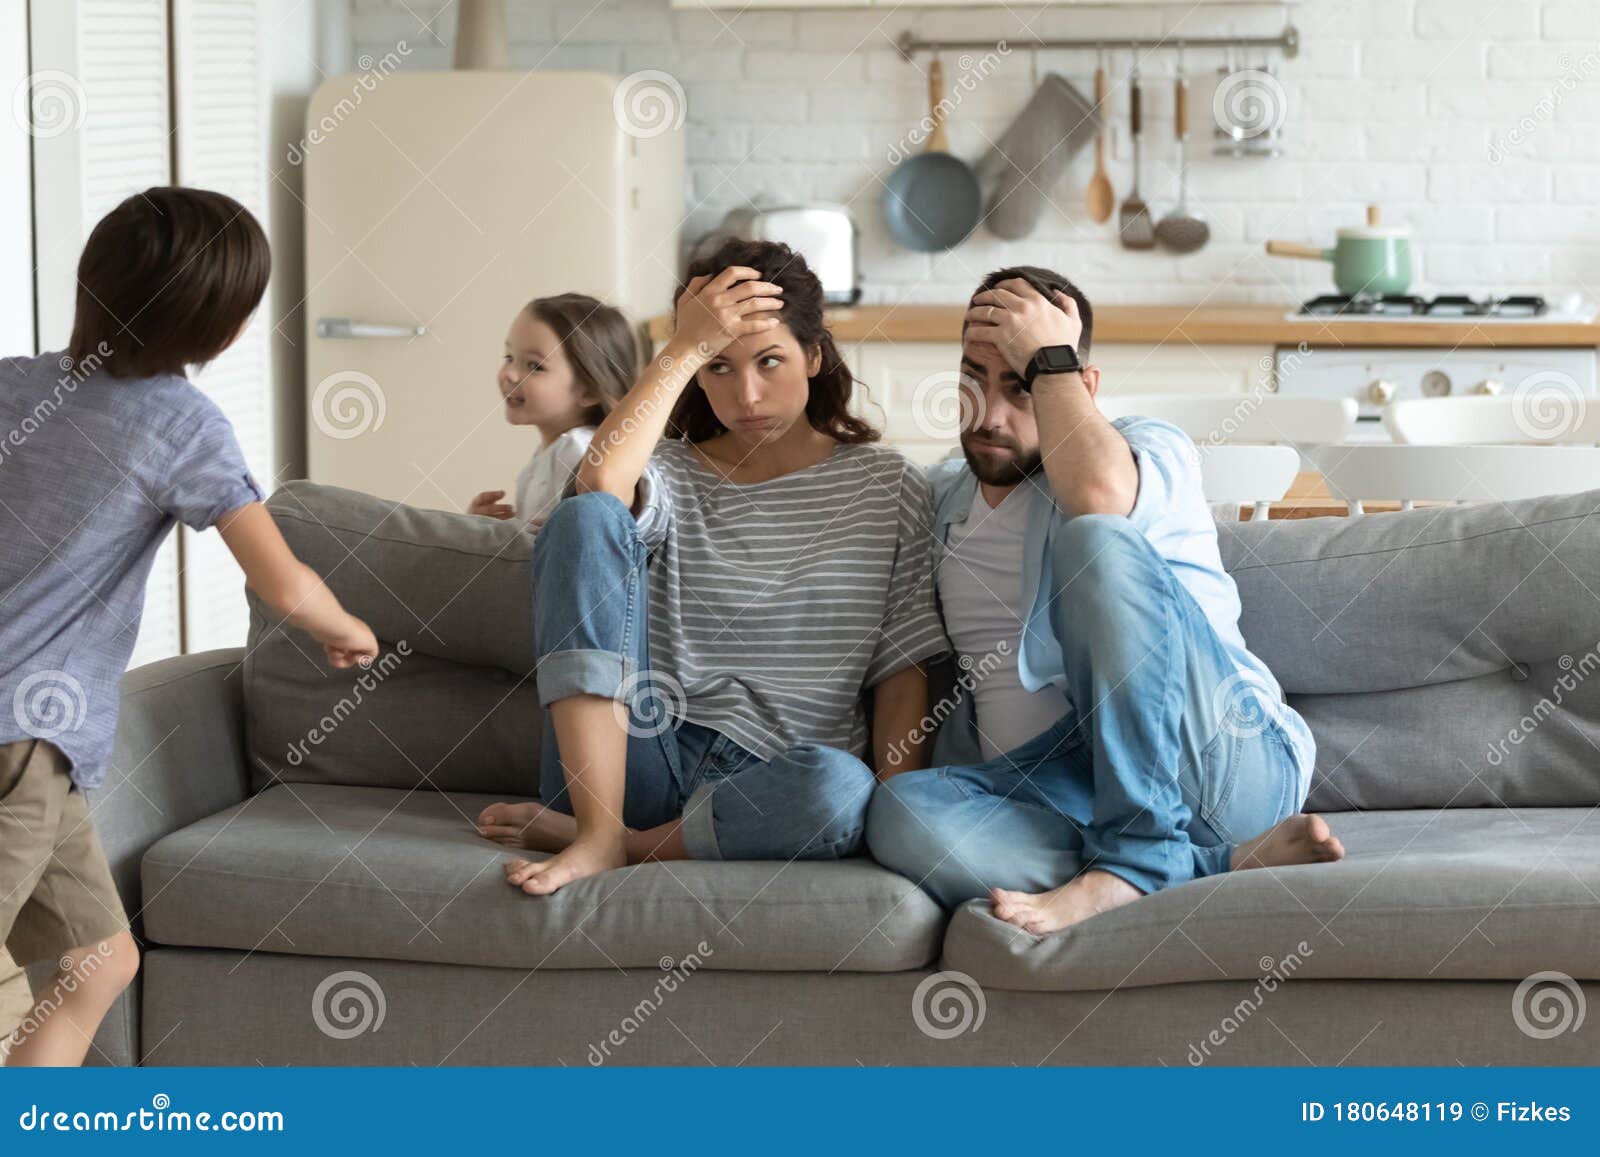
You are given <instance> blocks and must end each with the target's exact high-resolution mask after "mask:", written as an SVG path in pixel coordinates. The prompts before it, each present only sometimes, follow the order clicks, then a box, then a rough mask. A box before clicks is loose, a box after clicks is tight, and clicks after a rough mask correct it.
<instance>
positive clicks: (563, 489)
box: [514, 426, 595, 523]
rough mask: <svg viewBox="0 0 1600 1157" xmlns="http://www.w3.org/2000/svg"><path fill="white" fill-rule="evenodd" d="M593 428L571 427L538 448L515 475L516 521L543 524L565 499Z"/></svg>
mask: <svg viewBox="0 0 1600 1157" xmlns="http://www.w3.org/2000/svg"><path fill="white" fill-rule="evenodd" d="M594 429H595V428H594V427H593V426H574V427H573V428H572V429H570V430H568V431H567V432H566V433H564V434H562V435H560V436H559V437H557V438H556V439H555V440H554V441H551V442H549V443H548V444H546V445H544V446H541V447H539V449H538V450H536V451H535V452H534V455H533V457H532V458H530V459H528V464H527V465H526V466H524V467H523V468H522V473H520V474H518V475H517V486H516V490H515V491H514V493H515V495H516V503H515V505H516V509H517V518H518V520H519V521H522V522H533V523H543V522H544V521H545V520H546V519H547V518H549V517H550V513H551V511H553V510H555V508H556V503H558V502H560V501H561V499H562V498H564V497H565V496H566V493H567V488H568V487H569V486H571V485H572V477H573V475H575V474H576V473H577V472H578V467H579V466H580V465H581V464H582V463H583V455H584V453H585V451H587V450H588V449H589V442H590V441H591V440H592V439H593V438H594Z"/></svg>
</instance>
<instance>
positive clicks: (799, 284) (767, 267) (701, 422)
mask: <svg viewBox="0 0 1600 1157" xmlns="http://www.w3.org/2000/svg"><path fill="white" fill-rule="evenodd" d="M730 265H744V266H748V267H749V268H751V269H755V270H759V271H760V273H761V279H762V280H763V281H770V282H772V283H773V284H774V285H781V286H783V308H782V310H780V311H779V318H780V320H781V321H782V322H783V324H784V325H786V326H788V327H789V332H790V333H792V334H794V336H795V340H796V341H798V342H799V343H800V348H801V349H803V350H805V351H807V353H809V352H810V351H811V350H812V349H813V348H815V349H817V350H818V351H819V353H820V354H821V358H822V361H821V364H820V365H819V366H818V368H817V373H816V376H814V377H812V378H811V379H810V385H811V393H810V396H809V397H808V398H807V399H806V421H807V422H809V423H810V425H811V428H812V429H813V430H816V431H818V432H819V433H823V434H826V435H828V436H829V437H830V438H833V439H834V440H835V441H838V442H843V443H846V444H855V443H859V442H876V441H877V440H878V439H879V437H881V435H880V434H879V432H878V431H877V429H876V428H874V427H873V426H872V424H871V423H870V422H866V421H864V420H862V419H861V418H858V417H856V416H855V415H854V414H852V413H851V412H850V397H851V394H852V393H853V392H854V390H855V384H856V380H855V377H854V375H852V374H851V373H850V369H849V367H848V366H846V365H845V362H844V357H843V356H842V355H841V354H840V353H839V347H838V346H837V345H835V344H834V341H833V335H832V334H831V333H829V332H828V327H827V324H826V322H825V321H824V320H823V315H822V282H820V281H818V280H817V275H816V274H815V273H813V272H811V266H809V265H807V264H806V259H805V258H804V257H803V256H801V255H800V254H799V253H796V252H795V251H794V250H793V249H790V248H789V247H788V246H787V245H784V244H783V243H782V242H778V241H748V240H744V239H742V238H737V237H732V238H729V239H728V240H727V241H724V242H723V243H722V244H721V245H719V246H717V249H716V252H714V253H712V254H711V255H710V256H707V257H703V258H701V259H700V260H698V261H695V262H694V263H692V264H691V265H690V266H689V271H688V275H687V276H686V277H685V278H684V283H683V285H680V286H679V287H678V291H677V293H675V294H674V295H673V300H674V301H676V300H677V299H678V298H679V297H681V296H683V291H684V290H685V289H687V288H688V283H689V282H690V281H692V280H693V279H694V278H696V277H700V276H703V275H712V276H715V275H716V274H718V273H720V272H721V271H722V270H724V269H726V268H728V266H730ZM672 429H673V430H674V431H675V432H676V433H677V434H678V435H679V436H680V437H682V438H684V439H685V440H687V441H690V442H704V441H705V440H706V439H707V438H714V437H715V436H716V435H718V434H720V433H722V431H723V430H724V429H725V427H724V426H723V424H722V423H721V422H719V421H717V415H716V412H715V411H714V410H712V408H711V401H710V399H709V398H707V397H706V393H705V391H704V390H702V389H701V388H700V387H699V386H698V385H691V386H690V387H689V388H688V389H687V390H685V391H684V392H683V395H682V397H680V398H679V399H678V405H677V407H676V408H675V409H674V410H673V412H672Z"/></svg>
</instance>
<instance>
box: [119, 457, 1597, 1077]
mask: <svg viewBox="0 0 1600 1157" xmlns="http://www.w3.org/2000/svg"><path fill="white" fill-rule="evenodd" d="M271 506H272V510H273V512H274V514H275V515H276V517H277V518H278V520H279V522H280V524H281V525H282V527H283V529H284V531H285V533H286V535H287V536H288V538H289V541H290V542H291V544H292V545H293V547H294V549H295V550H296V551H297V552H298V553H299V554H300V556H301V557H302V558H304V559H305V560H306V561H307V562H309V563H310V564H311V565H312V566H314V567H315V568H317V569H318V570H319V571H320V572H322V573H323V574H325V575H326V576H328V579H329V582H330V583H331V585H332V586H333V587H334V589H335V590H336V591H337V592H338V593H339V595H340V597H341V598H343V599H344V600H345V601H346V602H347V603H348V604H349V605H350V606H352V607H353V608H354V609H355V610H356V611H358V613H360V614H362V615H363V616H365V617H366V618H367V619H368V620H369V621H370V622H371V623H372V624H373V626H374V628H375V629H376V631H377V633H378V635H379V637H380V638H382V639H384V640H385V641H386V644H387V645H390V646H391V647H393V646H398V643H399V641H401V640H403V641H404V642H405V648H404V650H405V653H404V654H401V653H400V651H398V650H395V651H392V652H386V656H385V659H384V660H380V663H379V665H378V667H377V668H375V669H374V670H373V671H370V672H367V673H366V675H365V678H366V680H367V683H366V685H362V684H361V683H360V682H359V680H360V679H361V678H362V676H360V675H358V674H357V673H350V672H333V671H331V670H329V669H328V668H327V667H325V666H324V665H323V664H322V663H321V661H320V657H319V655H318V653H317V651H316V649H315V648H314V647H312V646H311V645H310V643H309V642H308V641H307V640H306V639H305V638H304V637H303V636H297V635H296V634H295V633H294V632H292V631H285V630H283V629H280V628H276V627H273V626H271V625H270V624H269V623H267V622H266V621H265V620H264V619H263V618H262V617H261V616H260V614H259V611H258V613H257V614H256V616H255V620H254V622H253V625H252V631H251V637H250V640H249V645H248V647H246V648H245V649H244V650H243V651H222V652H213V653H210V654H203V655H194V656H189V657H185V658H181V659H175V660H172V661H169V662H164V663H158V664H155V665H152V666H150V667H146V668H143V669H141V670H138V671H135V672H133V673H131V674H130V675H129V676H128V678H127V680H126V683H125V690H124V695H123V716H122V725H121V731H120V733H119V737H118V744H117V750H116V755H115V769H114V770H113V771H112V773H111V775H110V777H109V779H108V781H107V784H106V786H105V787H104V788H103V789H102V790H100V791H98V792H96V793H94V795H93V797H92V799H91V805H92V808H93V814H94V817H95V822H96V824H97V825H98V827H99V830H100V832H101V834H102V837H103V839H104V841H105V843H106V845H107V848H108V851H109V852H110V854H111V857H112V859H113V863H114V866H115V868H116V871H117V876H118V881H119V884H120V885H121V887H122V889H123V892H124V895H125V898H126V901H127V904H128V907H129V910H130V911H132V912H137V913H138V926H139V931H140V934H141V936H142V938H143V940H144V942H145V943H146V945H147V949H146V956H145V964H144V972H143V976H142V979H141V982H140V984H139V986H138V987H137V989H136V990H135V991H133V992H131V993H130V994H129V996H128V997H126V998H125V999H124V1001H123V1003H122V1005H121V1006H120V1007H119V1009H118V1010H117V1012H116V1014H115V1015H114V1016H113V1017H112V1018H110V1020H109V1021H108V1023H107V1025H106V1026H105V1029H104V1031H103V1032H102V1034H101V1037H100V1040H99V1041H98V1042H97V1045H98V1049H97V1053H96V1055H97V1056H98V1057H99V1058H100V1059H103V1060H110V1061H113V1062H119V1063H129V1062H133V1061H142V1062H144V1063H148V1064H160V1065H181V1064H201V1065H209V1064H224V1063H226V1064H244V1065H253V1064H266V1065H277V1064H301V1065H306V1064H319V1065H321V1064H408V1065H409V1064H420V1065H433V1064H440V1063H445V1064H504V1063H517V1064H569V1065H583V1064H596V1063H615V1064H717V1065H732V1064H796V1063H798V1064H813V1063H826V1064H842V1065H853V1064H865V1065H878V1064H886V1063H887V1064H953V1065H963V1064H1024V1065H1035V1064H1041V1063H1044V1064H1137V1065H1160V1064H1165V1065H1185V1064H1293V1065H1300V1064H1317V1065H1332V1064H1362V1065H1373V1064H1419V1063H1428V1064H1450V1065H1453V1064H1464V1065H1480V1064H1486V1063H1499V1064H1530V1065H1534V1064H1537V1065H1543V1064H1594V1063H1597V1062H1600V1025H1596V1024H1595V1023H1594V1021H1595V1019H1596V1018H1589V1019H1588V1021H1586V1022H1585V1021H1584V1020H1583V1019H1582V1016H1581V1012H1582V1010H1583V1008H1584V1005H1585V1004H1586V1002H1587V1000H1588V998H1590V997H1592V996H1594V995H1595V993H1596V991H1597V986H1600V819H1597V817H1596V812H1595V809H1596V805H1597V804H1600V678H1595V679H1590V678H1589V676H1590V675H1591V674H1595V673H1596V672H1597V671H1600V652H1597V651H1596V648H1597V647H1600V593H1597V592H1600V516H1597V514H1596V511H1597V509H1600V493H1593V494H1583V495H1574V496H1568V497H1562V498H1555V499H1546V500H1539V501H1531V502H1521V503H1512V504H1508V505H1485V506H1477V507H1470V508H1465V507H1458V508H1438V509H1430V510H1421V511H1416V512H1413V513H1404V514H1384V515H1376V516H1368V517H1366V518H1361V519H1355V520H1345V519H1317V520H1308V521H1302V522H1274V523H1246V524H1238V525H1228V526H1226V527H1225V528H1224V531H1223V549H1224V554H1225V557H1226V561H1227V564H1228V566H1229V568H1230V569H1231V571H1232V572H1233V574H1234V576H1235V578H1236V579H1237V580H1238V583H1239V587H1240V591H1241V595H1242V598H1243V603H1244V611H1245V616H1244V623H1243V627H1244V633H1245V636H1246V638H1247V639H1248V640H1249V642H1250V644H1251V646H1252V647H1253V648H1254V649H1256V650H1257V651H1258V652H1259V653H1260V654H1262V655H1263V656H1264V657H1265V658H1266V659H1267V660H1268V662H1269V663H1270V664H1271V665H1272V667H1273V669H1274V670H1275V671H1276V672H1277V673H1278V675H1279V676H1280V678H1281V679H1282V681H1283V683H1284V685H1285V687H1286V689H1287V690H1288V691H1289V692H1290V693H1291V695H1292V698H1293V701H1294V703H1295V705H1296V706H1297V707H1298V708H1299V709H1300V710H1301V711H1302V712H1303V713H1304V714H1305V715H1306V717H1307V719H1308V720H1309V721H1310V723H1311V725H1312V727H1313V729H1314V730H1315V732H1316V734H1317V737H1318V741H1319V746H1320V751H1319V757H1318V768H1317V777H1316V782H1315V786H1314V788H1313V792H1312V796H1311V799H1310V801H1309V807H1310V808H1311V809H1312V810H1316V811H1320V812H1324V813H1327V818H1328V821H1329V823H1330V824H1331V825H1332V827H1333V829H1334V831H1335V832H1336V833H1337V834H1338V835H1339V836H1340V838H1341V839H1342V840H1343V841H1344V843H1345V846H1346V847H1347V849H1348V852H1349V855H1348V858H1347V859H1346V860H1345V861H1344V862H1342V863H1340V864H1337V865H1319V866H1305V867H1296V868H1289V869H1282V870H1270V871H1252V872H1243V873H1237V874H1233V875H1229V876H1224V877H1219V878H1213V879H1207V880H1202V881H1197V882H1194V883H1190V884H1187V885H1185V886H1182V887H1179V888H1174V889H1172V890H1170V891H1167V892H1164V893H1161V894H1159V895H1156V896H1154V897H1151V898H1148V899H1145V900H1142V901H1140V902H1138V903H1136V904H1133V905H1131V906H1128V907H1126V908H1123V909H1120V910H1118V911H1116V912H1113V913H1110V914H1108V915H1105V916H1102V917H1100V918H1098V919H1095V920H1093V921H1090V922H1088V923H1085V924H1083V925H1081V926H1080V927H1078V928H1076V929H1074V930H1071V931H1068V932H1066V933H1063V934H1059V935H1055V936H1050V937H1045V938H1043V939H1035V938H1033V937H1030V936H1027V935H1025V934H1023V933H1020V932H1018V931H1016V930H1015V929H1012V928H1011V927H1009V926H1008V925H1005V924H1003V923H1000V922H998V921H996V920H995V919H994V918H993V917H992V916H991V915H990V914H989V912H988V911H987V910H986V907H985V906H984V905H982V904H977V903H975V904H969V905H967V906H966V907H964V908H962V909H960V910H959V911H957V912H956V913H954V915H953V916H947V915H946V914H945V913H943V912H941V911H940V910H939V909H938V908H937V907H936V906H935V905H934V904H933V903H932V902H930V901H929V900H928V898H927V897H926V896H925V895H923V894H922V893H921V892H920V891H918V890H917V889H916V888H915V887H914V886H912V885H911V884H910V883H909V882H907V881H906V880H903V879H901V878H900V877H899V876H897V875H894V874H892V873H890V872H888V871H885V870H883V869H881V868H879V867H877V866H876V865H874V864H873V863H871V862H870V861H868V860H864V859H863V860H857V861H853V862H846V863H838V864H818V863H792V864H783V863H727V864H701V863H675V864H659V865H648V866H644V867H639V868H633V869H627V870H623V871H618V872H614V873H609V874H607V875H606V876H603V877H601V878H598V879H595V880H590V881H585V882H583V883H581V884H579V885H575V886H572V887H569V888H566V889H564V890H563V891H562V892H560V893H559V894H557V895H556V896H554V897H551V898H547V899H539V900H535V899H530V898H526V897H522V896H520V895H517V894H515V893H513V892H511V891H510V890H509V889H508V888H507V887H506V885H505V884H504V883H503V882H502V879H501V871H500V864H501V862H502V860H503V858H504V855H505V853H504V852H503V851H502V850H501V849H499V848H497V847H496V846H494V845H492V844H489V843H487V842H485V841H483V840H480V839H479V838H477V836H476V835H475V834H474V832H473V831H472V830H471V827H470V820H471V818H472V817H473V816H475V815H476V813H477V811H478V809H479V808H480V807H481V806H482V805H483V804H484V803H485V802H487V801H490V800H494V799H504V798H513V797H517V796H519V795H526V794H527V793H528V792H529V791H530V785H532V784H534V783H535V764H536V761H537V753H538V750H539V742H538V741H539V734H540V718H541V712H540V709H539V705H538V702H537V699H536V696H535V692H534V687H533V683H532V672H531V670H530V662H529V658H530V655H531V653H532V647H531V643H530V634H531V628H530V622H529V619H530V615H529V592H528V559H529V553H530V547H531V542H532V540H531V539H530V538H529V537H528V536H526V535H525V534H523V533H521V532H520V531H518V530H517V529H516V528H515V527H512V526H509V525H507V524H504V523H496V522H491V521H489V520H486V519H476V518H469V517H465V516H460V515H452V514H446V513H440V512H430V511H421V510H416V509H411V508H407V507H403V506H395V505H393V504H390V503H385V502H380V501H378V500H376V499H372V498H368V497H365V496H362V495H357V494H352V493H349V492H346V491H339V490H334V489H330V488H325V487H318V486H313V485H309V484H294V485H290V486H288V487H285V488H284V489H283V490H281V491H279V492H278V494H277V495H275V496H274V498H273V499H272V502H271Z"/></svg>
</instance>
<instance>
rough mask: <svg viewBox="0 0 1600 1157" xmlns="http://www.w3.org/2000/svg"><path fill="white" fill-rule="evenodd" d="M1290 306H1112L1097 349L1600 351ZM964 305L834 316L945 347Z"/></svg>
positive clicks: (1537, 337) (1574, 328) (1476, 327)
mask: <svg viewBox="0 0 1600 1157" xmlns="http://www.w3.org/2000/svg"><path fill="white" fill-rule="evenodd" d="M1288 310H1289V307H1288V306H1275V305H1266V306H1260V305H1223V306H1178V305H1107V306H1102V307H1101V308H1099V309H1097V310H1096V311H1095V325H1094V340H1095V342H1096V343H1105V342H1121V343H1130V344H1139V345H1165V344H1169V343H1178V342H1188V343H1190V344H1193V345H1271V346H1285V345H1287V346H1293V345H1298V344H1300V343H1301V342H1305V343H1306V344H1308V345H1312V346H1322V347H1328V346H1420V347H1425V348H1439V347H1444V348H1458V347H1468V348H1477V349H1483V348H1514V347H1517V346H1565V347H1576V348H1582V347H1594V346H1600V324H1596V323H1594V322H1588V323H1567V322H1561V323H1542V322H1514V321H1502V322H1477V321H1472V320H1459V321H1420V322H1393V321H1387V322H1385V321H1334V322H1330V321H1328V320H1326V319H1322V318H1317V319H1308V320H1305V321H1298V320H1296V321H1290V320H1288V319H1287V318H1286V317H1285V316H1284V315H1285V314H1286V313H1288ZM963 312H964V310H963V307H961V306H957V305H883V306H872V305H869V306H856V307H853V308H841V309H831V310H829V311H828V326H829V328H830V329H831V330H832V331H833V336H834V337H835V338H837V339H838V340H839V341H845V342H862V341H890V342H942V341H951V342H953V341H956V340H958V339H959V337H960V333H961V315H962V313H963ZM646 329H647V332H648V334H649V336H650V338H651V340H652V341H665V340H666V339H667V337H668V336H670V334H671V332H672V323H671V319H670V318H669V317H666V316H658V317H653V318H651V319H650V321H649V322H648V323H647V326H646Z"/></svg>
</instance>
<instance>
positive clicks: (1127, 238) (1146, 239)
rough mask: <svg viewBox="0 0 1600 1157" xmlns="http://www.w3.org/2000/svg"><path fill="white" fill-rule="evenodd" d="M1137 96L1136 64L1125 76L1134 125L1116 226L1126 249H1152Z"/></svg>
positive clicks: (1152, 230)
mask: <svg viewBox="0 0 1600 1157" xmlns="http://www.w3.org/2000/svg"><path fill="white" fill-rule="evenodd" d="M1139 106H1140V100H1139V66H1138V64H1135V65H1134V66H1133V74H1132V76H1131V77H1130V78H1129V80H1128V108H1129V110H1130V120H1131V124H1132V129H1133V188H1132V189H1131V190H1130V191H1129V193H1128V196H1127V199H1126V200H1124V201H1123V202H1122V212H1121V214H1120V215H1119V218H1118V222H1117V228H1118V229H1119V231H1120V232H1121V233H1122V245H1123V247H1124V248H1126V249H1153V248H1155V244H1156V232H1155V228H1154V226H1152V225H1151V223H1150V206H1148V205H1146V204H1145V203H1144V198H1143V197H1141V196H1140V195H1139V134H1140V129H1141V124H1140V115H1141V110H1140V107H1139Z"/></svg>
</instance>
